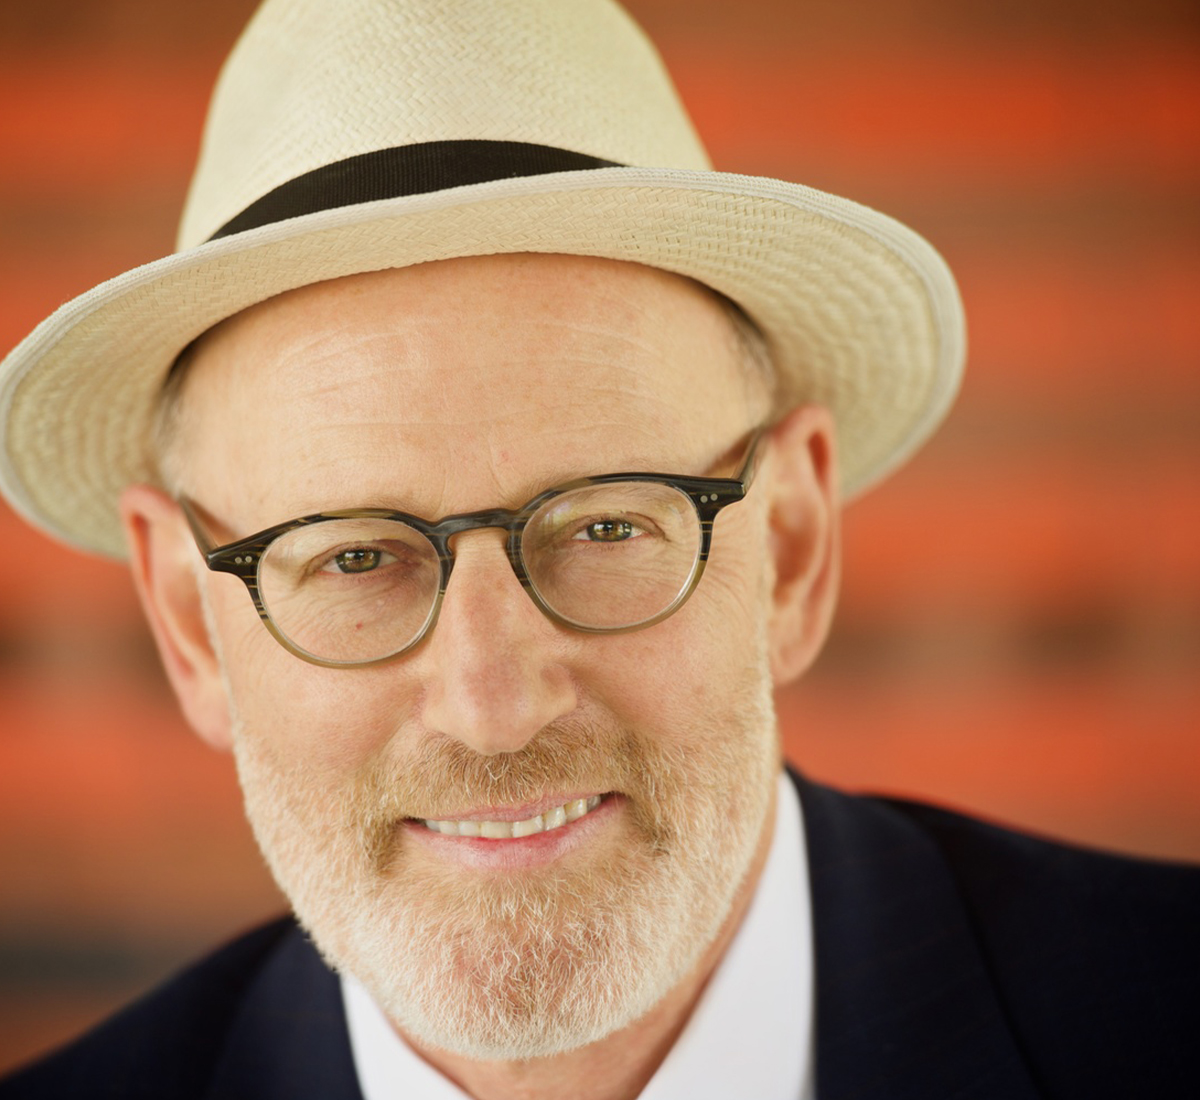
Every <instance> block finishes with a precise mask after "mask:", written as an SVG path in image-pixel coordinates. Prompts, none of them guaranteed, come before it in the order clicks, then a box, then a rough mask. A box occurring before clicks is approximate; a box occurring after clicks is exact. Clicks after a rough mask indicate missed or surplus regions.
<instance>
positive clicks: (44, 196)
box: [0, 0, 1200, 1069]
mask: <svg viewBox="0 0 1200 1100" xmlns="http://www.w3.org/2000/svg"><path fill="white" fill-rule="evenodd" d="M251 7H252V4H250V3H248V2H247V0H210V2H209V3H206V4H204V5H191V4H170V3H168V4H164V3H162V2H161V0H105V2H99V0H94V2H92V3H89V4H87V5H80V4H76V3H73V2H71V0H42V2H41V3H39V4H37V5H5V6H4V7H3V8H0V350H7V348H9V347H11V346H12V345H13V344H15V343H16V342H17V341H18V340H19V339H20V338H21V337H22V336H24V335H25V334H26V332H28V331H29V329H31V328H32V327H33V326H34V325H35V324H36V323H37V322H38V321H39V320H41V319H42V318H43V317H44V316H45V315H46V314H47V313H49V312H50V311H51V310H52V309H53V308H54V307H55V306H56V305H57V304H59V303H60V302H61V301H63V300H65V299H67V298H69V297H71V296H73V295H75V294H77V293H80V292H82V291H84V290H86V289H88V288H89V287H90V286H92V285H93V284H95V283H97V282H99V281H101V280H102V279H104V278H106V277H108V276H110V275H113V274H116V273H118V272H120V271H122V270H124V269H126V268H129V267H131V266H134V265H135V264H137V263H139V262H143V261H146V260H150V259H154V258H156V257H158V256H160V255H162V254H164V253H165V252H167V251H169V250H170V248H171V242H172V238H173V232H174V219H175V217H176V215H177V212H178V208H179V205H180V202H181V198H182V193H183V189H184V187H185V184H186V180H187V176H188V174H189V171H190V168H191V164H192V158H193V156H194V150H195V147H196V143H197V138H198V134H199V129H200V125H201V120H202V117H203V112H204V105H205V101H206V98H207V94H208V90H209V88H210V86H211V82H212V80H213V77H214V75H215V71H216V68H217V66H218V64H219V62H220V59H221V57H222V56H223V54H224V52H225V50H226V49H227V48H228V46H229V44H230V43H231V42H232V41H233V39H234V37H235V35H236V33H237V30H238V29H239V27H240V25H241V24H242V22H243V21H244V19H245V18H246V16H247V15H248V13H249V11H250V10H251ZM629 7H630V8H631V10H632V11H633V12H634V14H635V15H636V16H637V17H638V18H639V19H640V20H641V21H642V22H643V23H644V25H645V26H646V27H647V29H648V30H649V31H650V32H651V34H652V35H653V36H654V37H655V38H656V40H657V41H658V42H659V44H660V47H661V49H662V51H663V53H664V55H665V56H666V58H667V61H668V63H669V65H670V66H671V68H672V69H673V71H674V73H675V75H676V78H677V82H678V84H679V86H680V90H681V92H682V94H683V97H684V99H685V101H686V102H687V103H688V104H689V106H690V108H691V109H692V112H693V115H694V117H695V119H696V122H697V125H698V127H699V129H700V131H701V133H702V134H703V135H704V137H705V138H706V140H707V141H708V144H709V146H710V149H711V151H712V153H713V156H714V160H715V161H716V163H717V165H718V167H721V168H725V169H730V170H737V171H746V172H751V173H757V174H765V175H777V176H781V177H783V178H787V179H793V180H799V181H802V182H805V183H808V184H811V185H813V186H815V187H819V188H822V189H824V190H831V191H836V192H839V193H841V194H845V195H848V196H850V197H852V198H855V199H858V200H859V201H862V202H865V203H867V204H868V205H871V206H876V207H878V208H880V209H883V210H885V211H887V212H888V213H891V214H893V215H895V216H897V217H899V218H900V219H901V220H903V221H906V222H907V223H909V224H910V225H912V226H913V227H914V228H916V229H918V230H919V231H920V232H922V233H924V234H925V235H926V236H927V237H929V238H930V239H931V240H932V241H933V242H934V243H935V245H936V246H937V247H938V248H939V249H940V250H941V251H942V252H943V254H944V255H945V256H946V258H947V259H948V260H949V262H950V264H951V267H952V268H953V269H954V270H955V271H956V272H957V274H958V276H959V279H960V283H961V287H962V291H963V295H964V298H965V301H966V306H967V312H968V319H969V322H970V333H971V355H970V362H969V368H968V376H967V382H966V385H965V388H964V391H963V394H962V397H961V400H960V402H959V404H958V407H957V409H956V411H955V412H954V414H953V416H952V417H951V419H950V421H949V422H948V424H947V425H946V427H945V428H944V429H943V430H942V431H941V433H940V434H939V436H938V437H937V438H936V440H935V441H934V442H933V443H932V444H931V445H930V446H929V447H928V448H927V449H926V450H925V451H924V452H923V453H922V454H921V455H920V456H919V457H918V458H917V459H916V460H915V461H914V462H913V463H912V464H911V465H910V466H909V467H908V468H906V469H905V470H904V471H902V472H901V473H900V474H898V475H897V476H896V477H895V478H894V479H893V480H892V481H891V482H890V483H889V484H888V485H887V486H886V487H885V488H883V489H882V490H880V491H878V492H876V493H874V494H872V495H870V496H868V497H867V498H866V499H864V500H863V501H861V502H859V503H856V504H855V505H854V506H853V507H852V508H851V509H850V510H849V511H848V513H847V516H846V538H845V542H846V568H845V583H844V592H845V594H844V598H843V601H842V610H841V614H840V618H839V621H838V625H837V627H836V629H835V632H834V636H833V638H832V640H831V643H830V645H829V647H828V650H827V652H826V654H825V655H824V657H823V658H822V659H821V662H820V663H819V664H818V666H817V668H816V669H815V670H814V671H813V672H812V673H811V674H810V676H809V677H808V678H807V679H806V680H805V681H804V682H803V683H802V684H800V685H798V686H797V687H795V688H792V689H789V690H787V691H786V692H784V693H783V694H782V695H781V697H780V708H781V715H782V718H783V722H784V728H785V736H786V743H787V749H788V753H789V755H790V757H791V758H792V759H793V760H794V761H796V762H797V763H798V764H800V765H801V766H802V767H803V768H805V769H806V770H807V771H808V772H809V773H810V774H812V775H814V776H816V777H818V778H821V779H826V780H830V781H833V782H836V783H839V784H841V785H843V786H846V787H850V788H856V789H875V790H883V791H888V792H899V793H904V794H912V795H919V796H923V797H927V798H932V799H935V800H937V801H940V802H944V803H948V804H951V805H955V806H960V807H966V808H970V809H973V810H974V811H976V812H979V813H982V814H984V815H987V816H990V817H995V818H999V819H1003V820H1006V821H1009V822H1013V823H1016V824H1020V825H1023V826H1025V827H1028V828H1032V829H1036V830H1039V831H1045V832H1049V833H1052V834H1055V835H1058V836H1061V837H1066V838H1072V839H1076V840H1081V841H1085V842H1092V843H1098V844H1103V845H1106V846H1111V847H1115V848H1118V849H1122V850H1127V851H1132V852H1138V853H1146V854H1157V855H1162V856H1172V857H1188V858H1200V799H1198V798H1197V795H1196V792H1197V790H1198V789H1200V737H1198V736H1197V734H1198V732H1200V731H1198V726H1200V675H1198V674H1197V670H1198V668H1200V306H1198V304H1197V303H1198V302H1200V248H1198V247H1197V245H1198V244H1200V213H1198V207H1197V203H1196V196H1197V183H1198V182H1200V13H1198V12H1197V10H1196V9H1195V5H1194V4H1191V3H1177V2H1173V0H1139V2H1138V3H1133V2H1109V3H1095V2H1087V3H1085V2H1084V0H1040V2H1035V0H1018V2H1011V3H1006V4H1004V5H996V4H982V3H970V2H968V3H961V2H954V0H836V2H835V0H813V2H799V3H797V2H795V0H786V2H785V0H747V2H744V3H740V4H736V5H735V4H729V3H726V2H722V0H687V2H684V0H631V2H630V4H629ZM0 703H2V706H0V1069H3V1068H4V1067H6V1066H9V1065H12V1064H14V1063H15V1062H17V1061H19V1060H21V1059H23V1058H25V1057H27V1056H29V1055H30V1054H31V1053H32V1052H34V1051H36V1050H38V1049H42V1048H44V1047H45V1046H46V1045H48V1044H50V1043H53V1042H56V1041H59V1040H60V1039H62V1038H63V1037H65V1036H66V1035H68V1034H70V1033H71V1032H72V1031H73V1030H74V1029H76V1028H77V1027H81V1026H83V1025H84V1024H86V1023H88V1022H90V1021H91V1020H93V1019H95V1018H96V1017H97V1016H98V1015H99V1014H101V1013H103V1012H106V1011H108V1010H109V1009H110V1008H111V1007H112V1006H113V1005H114V1004H116V1003H119V1002H120V1001H122V1000H124V999H126V998H127V997H128V996H130V995H131V994H132V993H134V992H136V991H137V990H138V989H140V988H143V987H144V986H146V985H147V984H149V983H150V982H151V981H153V980H155V979H156V978H157V977H159V976H160V975H161V974H163V973H165V972H166V971H167V970H169V969H170V968H172V967H173V966H176V965H178V964H179V962H181V961H182V960H184V959H186V958H187V957H188V956H190V955H191V954H194V953H196V952H199V951H200V950H201V949H202V948H203V947H205V946H207V945H209V944H211V943H213V942H215V941H218V940H220V939H222V938H224V937H226V936H229V935H231V934H233V933H234V932H236V931H237V930H238V929H239V928H241V927H243V926H245V925H246V924H248V923H250V922H251V921H253V920H255V919H258V918H259V917H261V916H264V915H266V914H268V913H270V912H272V911H274V910H276V909H278V908H280V907H281V906H282V902H281V900H280V899H279V897H278V895H277V894H276V893H275V891H274V888H273V886H272V885H271V884H270V882H269V880H268V878H267V876H266V873H265V872H264V871H263V870H262V869H261V867H260V864H259V861H258V857H257V855H256V853H255V851H254V848H253V844H252V842H251V840H250V838H249V834H248V830H247V828H246V826H245V825H244V824H243V822H242V820H241V816H240V809H239V799H238V795H237V791H236V787H235V784H234V781H233V777H232V774H231V770H230V766H229V763H228V761H227V760H225V759H223V758H220V757H217V756H215V755H213V754H212V753H210V752H208V751H207V750H205V749H203V748H202V747H201V746H200V745H199V743H198V742H197V741H196V740H195V739H194V738H192V737H190V736H189V734H188V733H187V732H186V730H185V728H184V726H183V723H182V721H181V720H180V719H179V718H178V716H177V715H176V713H175V710H174V706H173V703H172V700H171V699H170V697H169V694H168V691H167V689H166V688H165V686H164V683H163V678H162V676H161V673H160V672H159V670H158V666H157V663H156V660H155V657H154V655H153V652H152V649H151V646H150V644H149V642H148V640H147V637H146V635H145V633H144V631H143V628H142V626H141V624H140V619H139V614H138V611H137V609H136V607H135V604H134V600H133V597H132V594H131V590H130V585H129V582H128V580H127V579H126V576H125V574H124V573H123V571H122V570H121V569H120V568H118V567H116V566H113V565H110V564H106V563H102V562H98V561H94V560H89V559H85V558H82V557H80V556H78V555H75V554H73V553H71V552H69V551H67V550H64V549H62V548H61V547H59V546H57V545H54V544H51V543H50V542H48V541H47V540H46V539H44V538H43V537H42V536H40V535H37V534H35V533H34V532H32V531H31V530H29V529H27V528H26V527H25V526H24V525H23V524H22V523H21V522H20V521H19V520H17V519H16V518H15V517H14V516H13V515H12V514H11V513H10V512H9V511H7V510H5V509H3V506H0Z"/></svg>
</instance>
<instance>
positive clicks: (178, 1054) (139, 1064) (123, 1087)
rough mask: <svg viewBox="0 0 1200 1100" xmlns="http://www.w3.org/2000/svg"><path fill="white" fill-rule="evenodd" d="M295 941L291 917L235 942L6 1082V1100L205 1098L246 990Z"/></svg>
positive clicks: (1, 1095)
mask: <svg viewBox="0 0 1200 1100" xmlns="http://www.w3.org/2000/svg"><path fill="white" fill-rule="evenodd" d="M297 934H298V931H297V929H296V926H295V924H294V922H293V921H292V920H291V919H290V918H286V919H282V920H279V921H276V922H274V923H272V924H269V925H266V926H264V927H262V928H259V929H256V930H255V931H253V932H251V933H249V934H248V935H245V936H243V937H241V938H240V939H238V940H235V941H234V942H232V943H230V944H228V945H227V946H225V947H223V948H222V949H220V950H219V951H217V952H215V953H214V954H212V955H210V956H208V957H207V958H205V959H203V960H201V961H200V962H199V963H197V964H195V965H194V966H192V967H190V968H189V969H187V970H185V971H183V972H182V973H181V974H179V975H177V976H176V977H174V978H173V979H171V980H170V981H168V982H167V983H166V984H165V985H163V986H160V987H159V988H157V989H155V990H153V991H151V992H150V993H148V994H147V995H146V996H144V997H142V998H141V999H140V1000H138V1001H135V1002H134V1003H133V1004H131V1005H129V1006H128V1007H127V1008H125V1009H123V1010H122V1011H121V1012H119V1013H118V1014H117V1015H115V1016H113V1017H111V1018H110V1019H108V1020H106V1021H105V1022H104V1023H102V1024H100V1025H99V1026H98V1027H96V1028H95V1029H94V1030H92V1031H90V1032H88V1033H86V1034H85V1035H83V1036H82V1037H81V1038H79V1039H77V1040H75V1041H74V1042H72V1043H71V1044H69V1045H68V1046H66V1047H64V1048H62V1049H61V1050H59V1051H57V1052H55V1053H53V1054H51V1055H49V1056H48V1057H47V1058H45V1059H44V1060H42V1061H39V1062H36V1063H34V1064H33V1065H31V1066H29V1067H27V1068H25V1069H23V1070H19V1071H18V1072H17V1073H16V1074H15V1075H14V1076H12V1077H9V1078H8V1079H6V1080H4V1081H2V1082H0V1100H41V1098H49V1097H56V1098H57V1097H64V1096H70V1097H79V1098H95V1100H100V1098H109V1097H111V1098H116V1097H121V1098H122V1100H151V1098H152V1097H153V1098H155V1100H166V1098H171V1100H190V1098H193V1097H200V1096H203V1095H204V1093H205V1090H206V1088H207V1084H208V1081H209V1079H210V1078H211V1076H212V1073H213V1069H214V1067H215V1065H216V1063H217V1061H218V1059H219V1058H220V1055H221V1052H222V1050H223V1047H224V1044H225V1039H226V1036H227V1034H228V1032H229V1029H230V1027H231V1026H232V1024H233V1021H234V1020H235V1019H236V1017H237V1013H238V1010H239V1008H240V1005H241V1003H242V1001H243V998H244V996H245V994H246V990H247V988H248V987H249V986H250V985H251V984H252V982H253V981H254V979H255V977H256V976H257V975H258V974H259V973H260V971H261V970H262V968H263V967H264V965H265V964H266V962H267V960H268V959H269V958H270V957H271V956H272V955H273V954H274V953H275V952H276V950H277V949H278V948H279V947H280V945H281V944H282V943H284V942H286V941H287V940H288V939H289V938H290V937H292V936H295V935H297Z"/></svg>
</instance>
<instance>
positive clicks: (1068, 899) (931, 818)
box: [887, 800, 1200, 1096]
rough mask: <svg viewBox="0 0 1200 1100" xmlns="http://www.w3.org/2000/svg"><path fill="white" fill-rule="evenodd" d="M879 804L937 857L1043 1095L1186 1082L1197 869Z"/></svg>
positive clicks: (1196, 946)
mask: <svg viewBox="0 0 1200 1100" xmlns="http://www.w3.org/2000/svg"><path fill="white" fill-rule="evenodd" d="M887 805H888V806H890V807H891V808H892V809H893V810H895V811H896V812H898V813H900V814H902V815H903V816H905V817H906V818H908V819H909V820H911V821H913V822H915V823H916V824H918V825H919V826H920V827H921V828H922V830H923V831H924V832H925V833H926V834H927V835H928V836H930V837H931V838H932V839H933V841H934V842H935V843H936V845H937V847H938V848H939V850H940V851H941V853H942V854H943V856H944V858H945V861H946V864H947V866H948V867H949V869H950V872H951V874H952V876H953V878H954V880H955V882H956V884H957V886H958V889H959V892H960V895H961V897H962V900H963V905H964V909H965V911H966V913H967V917H968V919H969V920H970V922H971V924H972V926H973V929H974V932H975V935H976V938H977V940H978V942H979V944H980V947H981V951H982V953H983V956H984V959H985V962H986V965H987V966H988V967H989V970H990V973H991V976H992V980H993V982H994V984H995V987H996V989H997V990H998V992H999V994H1000V997H1001V999H1002V1001H1003V1003H1004V1005H1005V1008H1006V1010H1007V1013H1008V1016H1009V1019H1010V1020H1011V1023H1012V1027H1013V1030H1014V1033H1015V1034H1016V1036H1017V1038H1018V1040H1019V1042H1020V1043H1021V1045H1022V1047H1023V1048H1024V1051H1025V1054H1026V1057H1027V1059H1028V1061H1029V1063H1030V1065H1031V1066H1033V1067H1036V1071H1037V1076H1039V1077H1040V1078H1041V1080H1042V1082H1043V1083H1044V1084H1045V1085H1046V1086H1047V1092H1048V1093H1049V1094H1050V1095H1070V1096H1074V1095H1079V1096H1107V1095H1110V1094H1112V1090H1113V1083H1114V1080H1116V1079H1120V1080H1127V1081H1128V1082H1130V1083H1131V1084H1133V1083H1136V1082H1142V1083H1145V1082H1148V1081H1156V1082H1162V1084H1163V1086H1164V1087H1165V1086H1166V1085H1167V1083H1168V1082H1177V1083H1178V1084H1179V1085H1180V1086H1183V1087H1184V1088H1185V1092H1181V1093H1178V1095H1184V1094H1185V1093H1186V1090H1187V1089H1188V1088H1190V1087H1194V1086H1195V1084H1196V1082H1197V1081H1198V1080H1200V1055H1198V1054H1197V1050H1196V1047H1195V1044H1194V1039H1193V1037H1194V1036H1195V1035H1196V1034H1198V1033H1200V998H1198V997H1197V996H1196V994H1197V990H1198V988H1200V936H1197V934H1196V930H1197V928H1200V867H1195V866H1191V865H1187V864H1181V863H1169V862H1160V861H1153V860H1141V859H1132V858H1127V857H1123V856H1118V855H1113V854H1110V853H1105V852H1100V851H1094V850H1089V849H1086V848H1081V847H1077V846H1073V845H1069V844H1061V843H1057V842H1053V841H1049V840H1046V839H1042V838H1038V837H1034V836H1029V835H1025V834H1022V833H1019V832H1014V831H1011V830H1008V829H1004V828H1001V827H998V826H996V825H992V824H988V823H985V822H981V821H977V820H974V819H972V818H969V817H965V816H963V815H960V814H956V813H952V812H950V811H947V810H942V809H937V808H934V807H930V806H924V805H919V804H916V803H911V802H903V801H896V800H892V801H889V802H888V803H887ZM1185 1082H1186V1083H1187V1084H1186V1085H1185ZM1160 1094H1163V1095H1165V1093H1160ZM1130 1095H1132V1093H1131V1094H1130Z"/></svg>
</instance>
